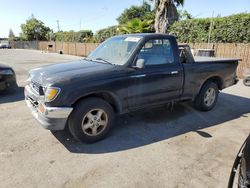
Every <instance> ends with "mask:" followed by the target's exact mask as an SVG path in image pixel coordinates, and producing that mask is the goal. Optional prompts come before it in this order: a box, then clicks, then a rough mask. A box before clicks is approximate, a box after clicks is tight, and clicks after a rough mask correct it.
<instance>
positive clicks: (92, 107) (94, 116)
mask: <svg viewBox="0 0 250 188" xmlns="http://www.w3.org/2000/svg"><path fill="white" fill-rule="evenodd" d="M113 119H114V111H113V108H112V107H111V106H110V105H109V104H108V103H107V102H106V101H104V100H102V99H99V98H89V99H86V100H83V101H81V102H79V103H78V104H77V105H76V106H75V108H74V110H73V112H72V114H71V115H70V117H69V121H68V126H69V131H70V133H71V134H72V135H73V136H74V138H75V139H77V140H79V141H82V142H88V143H91V142H96V141H98V140H101V139H103V138H104V137H105V136H106V135H107V134H108V132H109V130H110V128H111V125H112V123H113Z"/></svg>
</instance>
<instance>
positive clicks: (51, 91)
mask: <svg viewBox="0 0 250 188" xmlns="http://www.w3.org/2000/svg"><path fill="white" fill-rule="evenodd" d="M60 91H61V89H60V88H58V87H47V88H45V91H44V93H45V94H44V97H45V102H51V101H53V100H54V99H55V98H56V97H57V96H58V94H59V93H60Z"/></svg>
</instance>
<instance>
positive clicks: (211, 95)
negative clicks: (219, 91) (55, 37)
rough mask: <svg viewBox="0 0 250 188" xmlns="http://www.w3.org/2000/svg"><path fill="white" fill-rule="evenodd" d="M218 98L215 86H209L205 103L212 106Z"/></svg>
mask: <svg viewBox="0 0 250 188" xmlns="http://www.w3.org/2000/svg"><path fill="white" fill-rule="evenodd" d="M215 99H216V91H215V89H214V88H209V89H208V90H207V91H206V93H205V97H204V103H205V105H206V106H211V105H213V103H214V101H215Z"/></svg>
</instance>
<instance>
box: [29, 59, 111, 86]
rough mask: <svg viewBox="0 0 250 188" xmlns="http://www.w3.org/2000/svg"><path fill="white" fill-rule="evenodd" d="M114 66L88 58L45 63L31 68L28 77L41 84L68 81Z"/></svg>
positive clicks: (92, 74) (93, 74)
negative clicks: (52, 63)
mask: <svg viewBox="0 0 250 188" xmlns="http://www.w3.org/2000/svg"><path fill="white" fill-rule="evenodd" d="M114 67H115V66H114V65H111V64H108V63H99V62H98V63H97V62H93V61H88V60H77V61H72V62H67V63H60V64H54V65H47V66H43V67H40V68H36V69H32V70H31V71H30V72H29V74H30V75H29V76H30V79H31V80H32V81H34V82H37V83H39V84H42V85H52V84H54V83H61V82H70V81H71V80H72V79H75V78H80V77H81V78H82V77H86V78H88V77H90V76H95V75H96V73H100V72H105V71H107V70H111V69H113V68H114Z"/></svg>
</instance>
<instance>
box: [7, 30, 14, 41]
mask: <svg viewBox="0 0 250 188" xmlns="http://www.w3.org/2000/svg"><path fill="white" fill-rule="evenodd" d="M8 38H9V41H13V40H15V34H14V32H13V31H12V29H10V30H9V37H8Z"/></svg>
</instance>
